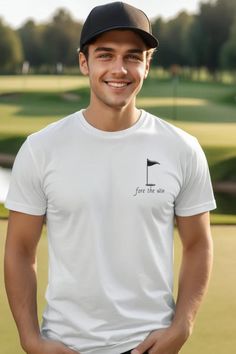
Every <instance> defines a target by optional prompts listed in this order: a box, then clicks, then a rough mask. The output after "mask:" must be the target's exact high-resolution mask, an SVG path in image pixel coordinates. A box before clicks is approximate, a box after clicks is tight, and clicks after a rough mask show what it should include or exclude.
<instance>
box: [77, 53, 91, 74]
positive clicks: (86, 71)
mask: <svg viewBox="0 0 236 354" xmlns="http://www.w3.org/2000/svg"><path fill="white" fill-rule="evenodd" d="M79 67H80V71H81V73H82V74H83V75H85V76H87V75H88V74H89V68H88V62H87V59H86V57H85V55H84V53H82V52H79Z"/></svg>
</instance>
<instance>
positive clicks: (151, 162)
mask: <svg viewBox="0 0 236 354" xmlns="http://www.w3.org/2000/svg"><path fill="white" fill-rule="evenodd" d="M153 165H160V162H157V161H152V160H149V159H147V174H146V177H147V180H146V186H155V184H153V183H148V167H150V166H153Z"/></svg>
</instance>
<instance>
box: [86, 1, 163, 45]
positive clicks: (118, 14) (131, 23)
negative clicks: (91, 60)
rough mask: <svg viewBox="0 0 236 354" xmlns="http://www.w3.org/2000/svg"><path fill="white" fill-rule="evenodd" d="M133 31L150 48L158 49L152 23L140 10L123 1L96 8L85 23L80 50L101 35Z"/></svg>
mask: <svg viewBox="0 0 236 354" xmlns="http://www.w3.org/2000/svg"><path fill="white" fill-rule="evenodd" d="M116 29H118V30H119V29H124V30H125V29H127V30H132V31H134V32H136V33H137V34H139V35H140V37H141V38H142V39H143V41H144V43H145V44H146V45H147V47H148V48H156V47H157V46H158V40H157V39H156V38H155V37H154V36H153V34H152V27H151V23H150V21H149V19H148V17H147V15H146V14H145V13H144V12H143V11H142V10H140V9H137V8H136V7H134V6H131V5H129V4H126V3H124V2H121V1H117V2H113V3H109V4H105V5H101V6H96V7H94V8H93V9H92V11H91V12H90V13H89V15H88V17H87V19H86V20H85V22H84V25H83V28H82V32H81V36H80V50H81V51H82V50H83V47H84V45H85V44H88V43H90V42H91V41H92V40H94V39H95V38H96V37H97V36H99V35H100V34H102V33H104V32H107V31H111V30H116Z"/></svg>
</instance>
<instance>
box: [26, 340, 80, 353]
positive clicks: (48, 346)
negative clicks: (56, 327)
mask: <svg viewBox="0 0 236 354" xmlns="http://www.w3.org/2000/svg"><path fill="white" fill-rule="evenodd" d="M26 352H27V354H75V353H76V354H79V352H76V351H74V350H72V349H70V348H68V347H66V346H65V345H63V344H62V343H60V342H56V341H53V340H47V339H43V338H40V339H39V340H37V342H35V343H34V345H33V346H32V349H30V350H29V351H26Z"/></svg>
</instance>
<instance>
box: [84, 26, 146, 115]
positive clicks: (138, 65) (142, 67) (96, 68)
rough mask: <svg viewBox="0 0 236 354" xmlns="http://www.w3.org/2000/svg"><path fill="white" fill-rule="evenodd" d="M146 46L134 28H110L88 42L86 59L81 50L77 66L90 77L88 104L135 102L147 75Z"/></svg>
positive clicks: (119, 107)
mask: <svg viewBox="0 0 236 354" xmlns="http://www.w3.org/2000/svg"><path fill="white" fill-rule="evenodd" d="M146 51H147V48H146V46H145V44H144V42H143V41H142V39H141V38H140V37H139V36H138V35H137V34H136V33H134V32H133V31H123V30H122V31H119V30H114V31H109V32H106V33H104V34H102V35H101V36H99V37H98V39H97V40H96V41H95V42H94V43H93V44H90V45H89V56H88V62H87V60H86V58H85V56H84V54H83V53H80V69H81V72H82V73H83V74H84V75H88V76H89V80H90V88H91V104H93V105H97V107H101V105H105V106H109V107H111V108H114V109H121V108H123V107H126V106H127V105H129V104H134V105H135V97H136V95H137V94H138V92H139V91H140V89H141V87H142V84H143V80H144V79H145V78H146V77H147V74H148V70H149V62H148V61H147V55H146V54H147V52H146Z"/></svg>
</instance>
